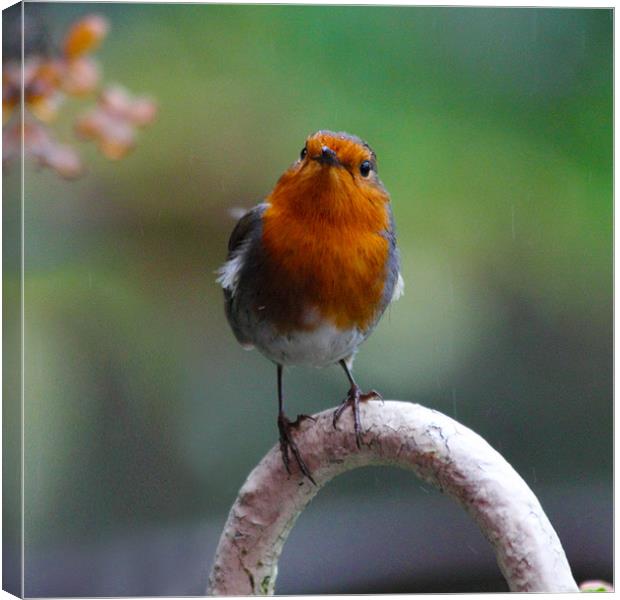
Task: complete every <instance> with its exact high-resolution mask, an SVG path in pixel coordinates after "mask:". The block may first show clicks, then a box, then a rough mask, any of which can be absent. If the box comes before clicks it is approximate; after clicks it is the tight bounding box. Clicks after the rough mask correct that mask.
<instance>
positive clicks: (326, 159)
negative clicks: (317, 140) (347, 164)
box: [312, 146, 340, 167]
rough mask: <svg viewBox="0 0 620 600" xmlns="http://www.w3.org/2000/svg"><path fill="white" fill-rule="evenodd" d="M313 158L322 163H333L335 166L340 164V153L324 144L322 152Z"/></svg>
mask: <svg viewBox="0 0 620 600" xmlns="http://www.w3.org/2000/svg"><path fill="white" fill-rule="evenodd" d="M312 158H314V160H316V161H318V162H319V163H321V164H322V165H331V166H333V167H337V166H339V165H340V162H339V161H338V155H337V154H336V153H335V152H334V151H333V150H332V149H331V148H330V147H329V146H322V147H321V153H320V154H318V155H317V156H313V157H312Z"/></svg>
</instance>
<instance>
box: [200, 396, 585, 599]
mask: <svg viewBox="0 0 620 600" xmlns="http://www.w3.org/2000/svg"><path fill="white" fill-rule="evenodd" d="M361 410H362V423H363V425H364V432H363V438H364V444H363V447H362V449H361V450H358V449H357V448H356V445H355V436H354V435H353V433H352V432H353V423H352V419H351V416H350V413H349V412H347V413H346V414H345V415H343V418H342V419H341V421H340V425H339V427H340V430H334V429H333V426H332V414H333V410H327V411H324V412H321V413H319V414H317V415H315V417H316V419H317V421H316V422H311V421H304V422H303V424H302V425H301V426H300V429H299V431H298V432H296V439H297V443H298V445H299V447H300V450H301V451H302V453H303V456H304V458H305V460H306V463H307V464H308V466H309V467H310V469H311V470H312V472H313V476H314V478H315V479H316V482H317V486H316V487H315V486H313V485H312V484H311V483H310V482H308V480H307V479H305V478H303V477H302V476H301V475H300V474H297V473H295V474H294V475H290V476H289V475H288V474H287V473H286V471H285V469H284V467H283V465H282V459H281V456H280V450H279V447H278V446H275V447H274V448H272V449H271V450H270V451H269V452H268V453H267V455H266V456H265V457H264V458H263V460H262V461H261V462H260V463H259V464H258V466H257V467H256V468H255V469H254V470H253V471H252V472H251V473H250V475H249V477H248V479H247V481H246V482H245V483H244V485H243V487H242V488H241V490H240V492H239V495H238V497H237V499H236V501H235V503H234V505H233V507H232V509H231V511H230V514H229V516H228V520H227V522H226V525H225V527H224V531H223V533H222V536H221V538H220V542H219V545H218V548H217V551H216V555H215V562H214V565H213V568H212V570H211V575H210V577H209V588H208V593H209V594H211V595H248V594H273V593H274V589H275V580H276V575H277V568H278V559H279V557H280V553H281V552H282V547H283V546H284V543H285V542H286V539H287V537H288V534H289V533H290V531H291V529H292V527H293V525H294V524H295V521H296V520H297V517H298V516H299V515H300V514H301V512H302V511H303V509H304V508H305V507H306V505H307V504H308V503H309V502H310V500H311V499H312V498H313V497H314V496H315V494H316V493H317V492H318V491H319V489H320V488H321V487H322V486H324V485H325V484H326V483H327V482H328V481H329V480H330V479H332V478H333V477H335V476H336V475H339V474H340V473H344V472H345V471H348V470H350V469H354V468H357V467H363V466H369V465H392V466H398V467H402V468H406V469H410V470H412V471H414V473H415V474H416V475H418V476H419V477H421V478H422V479H424V480H425V481H427V482H429V483H431V484H432V485H434V486H436V487H438V488H439V489H440V490H441V491H443V492H445V493H447V494H449V495H450V496H451V497H452V498H454V499H455V500H456V501H457V502H459V503H460V504H461V505H462V506H463V508H465V510H467V512H468V513H469V514H470V515H471V517H472V518H473V519H474V520H475V521H476V523H477V524H478V526H479V527H480V529H481V531H482V533H483V534H484V536H485V537H486V538H487V539H488V540H489V541H490V542H491V544H492V545H493V547H494V549H495V553H496V556H497V562H498V564H499V567H500V569H501V571H502V573H503V575H504V577H505V578H506V581H507V582H508V585H509V587H510V590H511V591H521V592H568V591H570V592H575V591H578V588H577V585H576V583H575V581H574V579H573V576H572V574H571V570H570V567H569V565H568V562H567V560H566V556H565V554H564V550H563V549H562V545H561V543H560V540H559V539H558V536H557V535H556V533H555V531H554V530H553V527H552V526H551V523H550V522H549V520H548V519H547V517H546V515H545V513H544V512H543V510H542V507H541V506H540V503H539V502H538V500H537V498H536V496H534V494H533V492H532V491H531V490H530V488H529V487H528V486H527V484H526V483H525V482H524V481H523V479H521V477H520V476H519V475H518V474H517V473H516V471H515V470H514V469H513V468H512V467H511V466H510V465H509V464H508V463H507V462H506V461H505V460H504V458H502V456H501V455H500V454H499V453H498V452H496V451H495V450H494V449H493V448H491V446H490V445H489V444H488V443H487V442H485V441H484V440H483V439H482V438H481V437H480V436H478V435H477V434H476V433H474V432H473V431H471V430H470V429H467V428H466V427H464V426H463V425H461V424H459V423H457V422H456V421H454V420H452V419H450V418H449V417H447V416H445V415H443V414H441V413H439V412H437V411H434V410H430V409H428V408H424V407H422V406H420V405H417V404H410V403H407V402H398V401H387V402H385V404H384V405H382V404H381V403H380V402H367V403H364V404H363V405H362V409H361Z"/></svg>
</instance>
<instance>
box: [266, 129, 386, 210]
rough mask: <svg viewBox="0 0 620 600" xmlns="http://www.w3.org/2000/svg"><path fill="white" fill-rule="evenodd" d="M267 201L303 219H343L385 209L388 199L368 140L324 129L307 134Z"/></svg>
mask: <svg viewBox="0 0 620 600" xmlns="http://www.w3.org/2000/svg"><path fill="white" fill-rule="evenodd" d="M268 200H269V202H270V203H271V204H273V205H274V206H275V207H280V208H282V209H285V210H292V211H294V212H296V213H298V214H300V215H304V216H306V215H316V216H324V217H327V218H330V219H339V218H340V219H342V218H345V217H355V215H356V213H359V212H363V213H365V212H367V211H369V210H373V209H375V210H379V209H380V210H385V204H386V203H387V202H389V195H388V193H387V191H386V189H385V188H384V187H383V184H382V183H381V180H380V179H379V177H378V175H377V159H376V156H375V153H374V152H373V150H372V148H371V147H370V146H369V145H368V144H367V143H366V142H364V141H363V140H361V139H360V138H358V137H356V136H354V135H350V134H348V133H343V132H339V133H334V132H332V131H326V130H321V131H317V132H316V133H313V134H312V135H310V136H308V138H307V139H306V143H305V145H304V147H303V148H302V150H301V152H300V155H299V158H298V160H296V161H295V162H294V163H293V164H292V165H291V166H290V167H289V169H288V170H287V171H286V172H285V173H284V174H283V175H282V177H280V179H279V180H278V183H277V184H276V186H275V188H274V189H273V191H272V193H271V195H270V197H269V199H268Z"/></svg>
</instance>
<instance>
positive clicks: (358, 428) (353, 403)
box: [333, 360, 383, 448]
mask: <svg viewBox="0 0 620 600" xmlns="http://www.w3.org/2000/svg"><path fill="white" fill-rule="evenodd" d="M340 366H341V367H342V368H343V369H344V372H345V373H346V375H347V379H348V380H349V383H350V384H351V387H350V389H349V393H348V394H347V397H346V398H345V399H344V400H343V402H342V404H341V405H340V406H339V407H338V408H337V409H336V410H335V411H334V419H333V424H334V429H337V427H336V424H337V423H338V419H340V417H341V415H342V413H343V412H344V411H345V409H346V408H348V407H351V410H353V427H354V429H355V443H356V444H357V447H358V448H361V447H362V424H361V421H360V402H365V401H366V400H370V399H372V398H377V399H378V400H383V397H382V396H381V394H380V393H379V392H377V391H375V390H370V392H368V393H367V394H362V390H360V387H359V385H357V383H355V379H353V375H351V370H350V369H349V367H348V366H347V363H346V361H345V360H341V361H340Z"/></svg>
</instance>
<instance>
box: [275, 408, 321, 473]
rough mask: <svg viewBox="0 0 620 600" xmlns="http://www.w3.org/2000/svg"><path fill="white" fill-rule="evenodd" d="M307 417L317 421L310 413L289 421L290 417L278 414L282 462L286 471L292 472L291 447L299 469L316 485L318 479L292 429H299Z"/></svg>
mask: <svg viewBox="0 0 620 600" xmlns="http://www.w3.org/2000/svg"><path fill="white" fill-rule="evenodd" d="M306 419H310V420H311V421H316V419H315V418H314V417H311V416H310V415H297V418H296V419H295V420H294V421H289V420H288V418H287V417H286V416H285V415H284V414H283V413H280V414H279V415H278V430H279V432H280V452H281V453H282V462H283V463H284V467H285V468H286V472H287V473H288V474H289V475H290V474H291V466H290V458H289V449H290V451H291V452H292V453H293V456H294V457H295V461H296V462H297V465H298V466H299V470H300V471H301V472H302V473H303V474H304V475H305V476H306V477H307V478H308V479H309V480H310V481H311V482H312V483H313V484H314V485H316V481H314V479H313V477H312V473H311V472H310V469H308V467H307V465H306V463H305V462H304V459H303V458H302V457H301V453H300V452H299V448H298V447H297V444H296V443H295V440H294V439H293V435H292V432H291V430H292V429H298V428H299V426H300V425H301V423H302V422H303V421H305V420H306Z"/></svg>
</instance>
